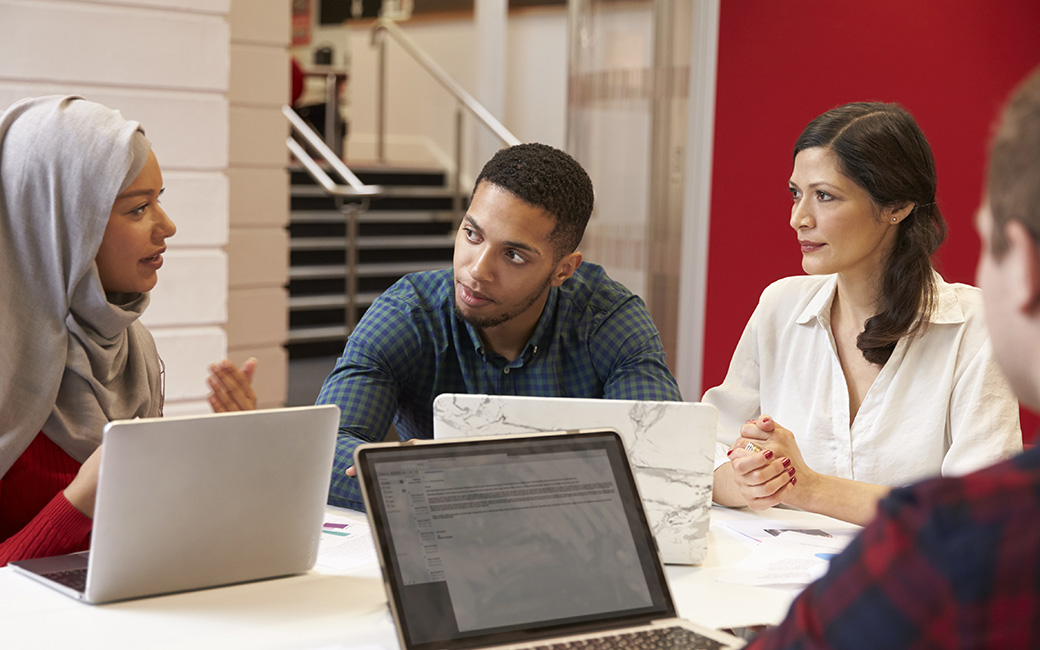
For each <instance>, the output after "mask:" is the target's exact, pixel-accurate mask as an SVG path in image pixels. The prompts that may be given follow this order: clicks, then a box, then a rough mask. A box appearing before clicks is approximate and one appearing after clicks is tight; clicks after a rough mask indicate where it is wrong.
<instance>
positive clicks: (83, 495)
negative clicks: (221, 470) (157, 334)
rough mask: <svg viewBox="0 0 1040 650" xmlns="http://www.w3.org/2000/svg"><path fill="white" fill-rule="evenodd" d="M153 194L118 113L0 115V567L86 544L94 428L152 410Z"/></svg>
mask: <svg viewBox="0 0 1040 650" xmlns="http://www.w3.org/2000/svg"><path fill="white" fill-rule="evenodd" d="M162 189H163V185H162V173H161V171H160V169H159V164H158V161H157V160H156V157H155V154H154V153H152V151H151V144H150V143H149V141H148V140H147V138H145V135H144V131H143V129H142V128H141V127H140V125H139V124H138V123H137V122H133V121H130V120H126V119H125V118H123V116H122V115H121V114H120V113H119V112H117V111H113V110H111V109H108V108H106V107H104V106H101V105H99V104H95V103H93V102H89V101H86V100H84V99H82V98H80V97H59V96H52V97H40V98H32V99H26V100H22V101H20V102H17V103H15V104H14V105H12V106H11V107H10V108H9V109H8V110H7V111H5V112H4V113H3V114H2V116H0V332H3V343H2V344H0V565H3V564H6V563H7V562H9V561H11V560H14V559H19V558H26V557H39V556H45V555H54V554H59V553H66V552H71V551H75V550H80V549H83V548H86V547H87V546H88V538H89V532H90V523H91V522H90V517H91V515H92V514H93V503H94V493H95V488H96V481H97V463H98V459H99V454H98V453H96V450H98V449H99V448H100V447H99V445H100V443H101V432H102V429H103V427H104V425H105V424H106V423H107V422H108V421H110V420H115V419H123V418H134V417H156V416H159V415H161V414H162V406H163V382H162V376H163V367H162V361H161V360H160V359H159V354H158V352H157V350H156V347H155V343H154V341H153V340H152V336H151V334H150V333H149V332H148V330H147V329H146V328H145V327H144V325H142V324H141V323H140V321H139V317H140V315H141V313H142V312H143V311H144V309H145V307H146V306H147V305H148V301H149V291H150V290H151V289H152V288H153V287H154V286H155V283H156V280H157V275H156V273H157V271H158V270H159V268H160V267H161V266H162V262H163V258H162V254H163V253H164V252H165V251H166V244H165V240H166V238H167V237H170V236H172V235H173V234H174V233H175V232H176V227H175V226H174V224H173V222H172V221H171V220H170V219H169V217H168V216H167V215H166V213H165V211H164V210H163V209H162V207H161V206H160V205H159V196H160V194H161V193H162ZM221 367H222V366H221ZM235 371H236V373H238V371H237V369H235ZM247 374H248V376H247V377H245V378H244V384H240V385H239V388H244V390H245V391H246V392H248V393H249V395H250V396H251V395H252V391H251V388H250V387H249V383H250V381H251V375H252V368H249V371H248V373H247ZM237 376H238V378H239V379H240V380H242V376H241V373H238V375H237ZM213 383H214V382H213V378H212V377H211V385H213ZM217 383H219V382H217ZM212 401H213V400H212V398H211V402H212ZM253 405H255V398H253V399H252V401H251V402H249V401H248V400H247V401H246V402H245V403H244V405H243V406H240V407H239V408H250V407H251V406H253ZM220 410H236V409H235V408H234V407H229V408H225V409H220ZM81 463H82V466H81Z"/></svg>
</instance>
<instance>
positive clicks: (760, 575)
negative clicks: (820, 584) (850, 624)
mask: <svg viewBox="0 0 1040 650" xmlns="http://www.w3.org/2000/svg"><path fill="white" fill-rule="evenodd" d="M853 532H854V531H843V532H838V531H835V532H834V533H833V534H832V533H829V532H826V531H820V530H818V529H811V532H809V531H807V530H803V529H795V530H785V531H780V532H778V533H776V535H775V536H774V535H773V534H772V533H765V537H764V538H763V541H762V542H761V543H759V544H758V545H756V546H755V547H754V548H753V549H752V550H751V552H750V553H748V554H747V556H745V557H744V559H742V560H741V561H740V562H737V563H736V564H735V565H734V566H733V567H732V568H731V569H729V570H728V571H726V572H724V573H722V574H721V575H720V576H719V578H718V579H719V580H720V581H722V582H729V583H734V584H741V585H752V586H772V585H776V586H791V585H801V586H804V585H808V584H809V583H810V582H812V581H813V580H816V579H817V578H819V577H820V576H822V575H823V574H824V573H826V571H827V567H828V565H829V563H830V560H831V558H832V557H834V556H835V555H837V554H838V553H840V552H841V551H842V549H844V548H845V546H846V545H847V544H848V543H849V542H850V541H851V540H852V537H853V536H854V535H853Z"/></svg>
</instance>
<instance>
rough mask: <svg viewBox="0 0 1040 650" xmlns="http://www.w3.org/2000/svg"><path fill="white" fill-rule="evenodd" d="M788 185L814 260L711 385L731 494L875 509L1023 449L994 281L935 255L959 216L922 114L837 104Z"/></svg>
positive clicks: (725, 489)
mask: <svg viewBox="0 0 1040 650" xmlns="http://www.w3.org/2000/svg"><path fill="white" fill-rule="evenodd" d="M789 189H790V192H791V197H792V199H793V200H794V205H793V206H792V208H791V227H792V228H793V229H794V230H795V232H796V233H797V239H798V245H799V246H800V248H801V251H802V268H803V269H804V270H805V272H806V273H808V274H809V275H806V276H797V277H790V278H785V279H783V280H780V281H778V282H775V283H774V284H772V285H770V286H769V287H768V288H766V290H765V291H764V292H763V293H762V296H761V298H760V300H759V304H758V307H757V308H756V309H755V312H754V314H753V315H752V316H751V320H750V321H749V322H748V324H747V327H746V328H745V330H744V333H743V335H742V336H741V338H740V342H739V343H738V344H737V348H736V350H735V352H734V354H733V358H732V360H731V362H730V367H729V371H728V373H727V375H726V379H725V381H724V382H723V383H722V384H721V385H720V386H717V387H716V388H712V389H711V390H709V391H708V392H707V393H706V394H705V395H704V398H703V400H704V401H705V402H708V403H711V404H713V405H715V406H716V408H718V410H719V444H718V451H717V458H716V470H715V482H714V499H715V501H716V502H717V503H720V504H722V505H727V506H749V507H751V508H753V509H755V510H762V509H765V508H768V507H770V506H774V505H777V504H780V503H783V504H787V505H790V506H794V507H798V508H801V509H804V510H809V511H813V512H819V513H822V514H826V515H829V516H832V517H837V518H839V519H843V520H846V521H851V522H855V523H865V522H866V521H869V520H870V519H871V518H872V517H873V515H874V512H875V510H876V507H877V502H878V500H879V499H881V498H882V497H883V496H885V495H886V494H887V493H888V491H889V490H890V489H891V487H894V486H899V485H905V484H907V483H911V482H913V481H916V480H919V479H923V478H926V477H929V476H935V475H939V474H942V475H956V474H963V473H966V472H969V471H972V470H974V469H977V468H981V467H983V466H985V465H989V464H991V463H993V462H995V461H997V460H999V459H1002V458H1006V457H1009V456H1011V455H1013V454H1015V453H1017V452H1019V451H1021V449H1022V432H1021V429H1020V427H1019V421H1018V402H1017V401H1016V400H1015V398H1014V396H1013V395H1012V393H1011V390H1010V388H1009V387H1008V385H1007V382H1006V380H1005V379H1004V377H1003V375H1002V374H1001V373H1000V370H999V369H998V368H997V366H996V363H995V362H994V360H993V357H992V354H991V351H990V343H989V335H988V334H987V332H986V329H985V325H984V323H983V315H982V297H981V294H980V292H979V290H978V289H976V288H974V287H970V286H967V285H963V284H948V283H946V282H944V281H943V279H942V277H940V276H939V274H938V273H936V272H935V271H934V270H933V269H932V266H931V255H932V253H934V252H935V250H936V249H937V248H938V247H939V245H940V244H941V243H942V240H943V239H944V237H945V234H946V224H945V222H944V220H943V217H942V214H941V213H940V212H939V208H938V206H937V205H936V202H935V201H936V199H935V191H936V175H935V163H934V161H933V159H932V153H931V149H930V147H929V145H928V142H927V140H926V139H925V137H924V134H922V133H921V130H920V128H919V127H918V126H917V123H916V122H915V121H914V118H913V117H912V116H911V115H910V114H909V113H908V112H907V111H906V110H904V109H903V108H901V107H900V106H898V105H894V104H878V103H855V104H847V105H845V106H841V107H839V108H836V109H833V110H831V111H828V112H826V113H824V114H823V115H820V116H819V117H817V118H816V119H815V120H813V121H812V122H810V123H809V125H808V126H807V127H806V128H805V130H804V131H803V132H802V134H801V136H800V137H799V138H798V141H797V142H796V143H795V148H794V170H793V171H792V173H791V178H790V181H789ZM781 425H783V426H781Z"/></svg>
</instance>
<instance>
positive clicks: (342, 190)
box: [282, 106, 385, 198]
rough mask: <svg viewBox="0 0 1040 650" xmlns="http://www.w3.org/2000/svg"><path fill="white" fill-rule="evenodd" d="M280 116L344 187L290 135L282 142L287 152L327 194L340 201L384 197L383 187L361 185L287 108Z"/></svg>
mask: <svg viewBox="0 0 1040 650" xmlns="http://www.w3.org/2000/svg"><path fill="white" fill-rule="evenodd" d="M282 115H284V116H285V117H286V119H288V120H289V124H291V125H292V128H293V131H294V132H296V133H298V134H299V135H300V137H302V138H303V139H304V140H305V141H306V142H307V144H309V145H310V146H311V147H313V148H314V150H315V151H317V152H318V155H319V156H320V157H321V159H322V161H323V162H324V163H325V164H327V165H328V166H329V167H331V168H332V170H333V171H335V172H336V174H338V175H339V177H340V178H342V179H343V181H345V182H346V185H344V184H342V183H337V182H336V181H334V180H333V179H332V177H331V176H329V174H328V172H326V171H325V169H324V168H322V166H321V165H320V164H318V162H317V161H316V160H314V157H313V156H311V154H310V152H309V151H307V150H306V149H305V148H304V147H303V145H301V144H300V143H299V142H298V141H297V140H296V138H294V137H293V136H292V135H290V136H289V137H288V138H286V140H285V144H286V146H287V147H289V151H291V152H292V154H293V155H294V156H296V159H297V160H299V161H300V163H301V164H302V165H303V167H304V169H306V170H307V173H308V174H310V175H311V177H312V178H313V179H314V180H315V181H316V182H317V183H318V184H319V185H321V186H322V187H323V188H325V191H326V192H328V193H329V194H332V195H335V196H342V197H358V198H364V197H368V198H371V197H374V196H381V195H382V194H384V193H385V190H384V189H383V186H381V185H366V184H365V183H362V182H361V179H359V178H358V177H357V175H355V174H354V172H352V171H350V168H349V167H347V166H346V164H344V163H343V161H342V160H341V159H340V157H339V156H337V155H336V153H335V152H334V151H333V150H332V148H331V147H329V145H328V144H326V143H325V140H323V139H322V137H321V136H320V135H318V133H317V132H316V131H315V130H314V129H312V128H311V126H310V125H309V124H307V122H305V121H304V120H303V118H302V117H300V116H299V115H297V114H296V111H294V110H293V109H292V107H290V106H282Z"/></svg>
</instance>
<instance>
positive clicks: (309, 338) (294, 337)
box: [289, 325, 350, 343]
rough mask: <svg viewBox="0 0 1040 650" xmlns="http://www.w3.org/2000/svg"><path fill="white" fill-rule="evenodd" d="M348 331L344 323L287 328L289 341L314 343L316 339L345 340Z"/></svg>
mask: <svg viewBox="0 0 1040 650" xmlns="http://www.w3.org/2000/svg"><path fill="white" fill-rule="evenodd" d="M349 333H350V332H349V331H348V330H347V326H346V325H323V326H321V327H297V328H291V329H290V330H289V343H314V342H317V341H335V340H340V341H342V340H345V339H346V338H347V335H348V334H349Z"/></svg>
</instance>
